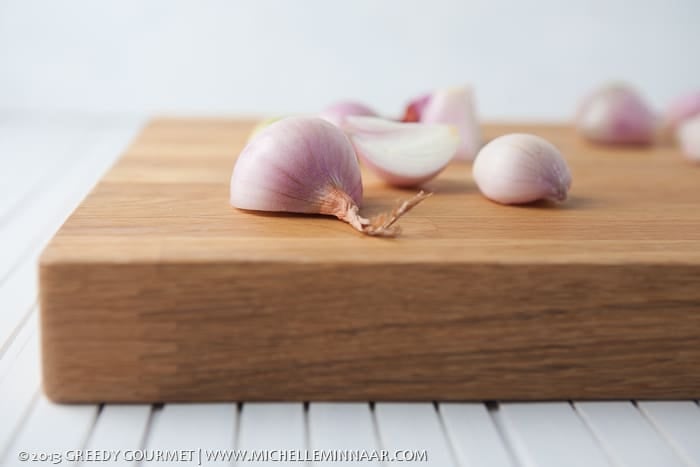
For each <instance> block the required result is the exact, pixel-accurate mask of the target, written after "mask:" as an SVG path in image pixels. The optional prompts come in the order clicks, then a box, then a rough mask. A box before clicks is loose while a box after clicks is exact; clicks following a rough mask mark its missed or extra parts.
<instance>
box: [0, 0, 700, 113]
mask: <svg viewBox="0 0 700 467" xmlns="http://www.w3.org/2000/svg"><path fill="white" fill-rule="evenodd" d="M609 79H624V80H628V81H631V82H633V83H634V84H635V85H636V86H637V87H638V88H639V89H640V90H641V91H643V92H644V93H645V94H646V95H647V96H648V97H649V99H650V100H651V102H652V103H653V104H654V105H655V106H656V107H657V108H662V107H663V105H664V103H665V102H667V101H668V99H669V98H671V97H673V96H675V95H677V94H679V93H682V92H685V91H689V90H693V89H695V88H700V1H699V0H637V1H634V0H607V1H606V0H589V1H585V0H577V1H565V0H556V1H555V0H530V1H523V0H521V1H517V0H512V1H504V0H478V1H458V0H431V1H406V0H403V1H399V0H394V1H381V0H352V1H351V0H346V1H343V2H340V1H331V0H305V1H292V0H288V1H284V0H278V1H272V0H264V1H263V0H257V1H233V0H230V1H224V0H205V1H194V0H192V1H184V0H150V1H145V0H121V1H116V0H115V1H98V0H79V1H50V0H46V1H39V0H0V110H3V109H12V110H17V109H19V110H48V111H81V112H83V111H89V112H105V111H106V112H114V113H120V114H121V113H127V114H131V113H144V112H145V113H179V114H184V113H196V114H211V113H215V114H237V113H246V114H251V113H254V114H270V113H271V114H275V113H281V112H306V111H314V110H317V109H319V108H320V107H323V106H324V105H326V104H328V103H329V102H331V101H333V100H335V99H338V98H343V97H354V98H358V99H362V100H365V101H366V102H368V103H370V104H372V105H373V106H375V107H376V108H377V109H378V110H380V111H383V112H386V113H397V112H399V109H400V108H401V107H402V106H403V103H404V101H405V100H406V99H408V98H409V97H410V96H412V95H414V94H416V93H420V92H421V91H424V90H427V89H431V88H434V87H439V86H446V85H454V84H459V83H462V82H469V83H472V84H473V85H474V87H475V89H476V93H477V98H478V106H479V109H480V112H481V114H482V115H483V116H485V117H486V118H489V119H518V118H533V119H560V118H568V117H569V116H570V115H571V114H572V113H573V112H574V109H575V106H576V103H577V101H578V100H579V99H580V97H581V95H582V94H584V93H585V92H586V91H587V90H588V89H590V88H591V87H593V86H595V85H597V84H599V83H600V82H603V81H606V80H609Z"/></svg>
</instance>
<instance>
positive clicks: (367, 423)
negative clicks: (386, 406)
mask: <svg viewBox="0 0 700 467" xmlns="http://www.w3.org/2000/svg"><path fill="white" fill-rule="evenodd" d="M309 446H310V448H311V449H318V450H343V451H344V450H351V451H363V450H367V451H371V450H378V449H380V446H379V445H378V443H377V437H376V430H375V427H374V421H373V417H372V411H371V410H370V406H369V404H366V403H359V402H357V403H328V402H315V403H311V404H310V405H309ZM354 459H356V458H354ZM332 465H338V464H337V462H332V460H329V459H325V460H321V461H320V462H316V463H315V464H314V466H315V467H330V466H332ZM343 465H347V466H360V465H362V466H367V467H377V466H379V465H381V464H380V463H379V462H378V461H374V460H370V461H360V460H356V461H352V462H345V463H343Z"/></svg>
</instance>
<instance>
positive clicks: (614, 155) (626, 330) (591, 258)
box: [40, 119, 700, 402]
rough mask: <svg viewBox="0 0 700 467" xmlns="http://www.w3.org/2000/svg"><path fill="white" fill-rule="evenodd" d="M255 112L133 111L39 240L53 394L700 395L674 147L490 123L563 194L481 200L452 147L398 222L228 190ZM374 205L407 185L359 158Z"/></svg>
mask: <svg viewBox="0 0 700 467" xmlns="http://www.w3.org/2000/svg"><path fill="white" fill-rule="evenodd" d="M253 124H254V122H251V121H236V120H195V119H160V120H156V121H153V122H152V123H150V124H149V125H148V126H147V127H146V128H145V130H144V131H143V133H142V134H141V136H140V137H139V138H138V139H137V140H136V141H135V142H134V143H133V145H132V146H131V147H130V149H129V150H128V151H127V153H126V154H125V155H124V156H123V158H122V159H121V160H120V161H119V162H118V164H117V165H116V166H115V167H114V168H113V169H112V170H111V171H110V172H109V173H108V174H107V175H106V176H105V177H104V178H103V180H102V181H101V182H100V183H99V184H98V185H97V187H96V188H95V189H94V190H93V192H92V193H91V194H90V195H89V196H88V198H87V199H86V200H85V201H84V202H83V204H82V205H81V206H80V207H79V208H78V209H77V210H76V211H75V213H74V214H73V215H72V216H71V217H70V219H69V220H68V221H67V222H66V224H65V225H64V226H63V227H62V228H61V230H60V231H59V232H58V234H57V235H56V237H55V238H54V239H53V241H52V242H51V243H50V245H49V246H48V248H47V249H46V251H45V253H44V255H43V257H42V261H41V268H40V283H41V325H42V342H43V368H44V387H45V390H46V392H47V394H48V395H49V397H51V398H52V399H54V400H57V401H72V402H95V401H123V402H127V401H128V402H156V401H214V400H435V399H439V400H467V399H473V400H483V399H501V400H505V399H511V400H512V399H516V400H531V399H600V398H606V399H607V398H624V399H630V398H698V397H700V167H698V166H692V165H691V164H689V163H687V162H686V161H684V159H683V158H682V157H681V156H680V155H679V154H678V153H677V150H676V149H674V148H673V147H671V146H657V147H653V148H633V149H626V148H609V147H599V146H593V145H589V144H586V143H584V142H582V141H581V140H580V139H578V138H577V137H576V135H575V134H574V132H573V131H572V130H571V129H569V128H566V127H563V126H527V125H513V126H508V125H498V126H488V127H486V128H485V131H486V135H487V137H489V138H492V137H495V136H497V135H500V134H504V133H509V132H513V131H518V132H531V133H535V134H538V135H541V136H543V137H545V138H547V139H549V140H550V141H551V142H552V143H554V144H555V145H556V146H558V147H559V148H560V149H561V151H562V152H563V154H564V155H565V156H566V158H567V159H568V161H569V163H570V166H571V169H572V174H573V188H572V190H571V193H570V199H569V200H568V201H567V202H566V203H565V204H562V205H552V204H547V203H541V204H536V205H530V206H521V207H509V206H500V205H497V204H494V203H492V202H490V201H488V200H486V199H485V198H483V197H482V196H481V195H480V194H479V193H478V190H477V188H476V187H475V185H474V183H473V181H472V179H471V168H470V165H469V164H466V163H455V164H453V165H451V166H450V167H449V168H448V169H447V170H446V171H445V172H443V173H442V174H441V175H440V176H439V177H438V178H437V179H435V180H433V181H431V182H429V183H427V184H426V185H425V188H426V189H427V190H430V191H433V192H434V193H435V195H434V196H433V197H431V198H430V199H428V200H426V201H425V202H424V203H423V204H421V205H420V206H418V207H417V208H415V210H414V211H412V212H411V213H409V214H408V215H407V216H406V217H405V218H403V219H402V220H401V225H402V227H403V233H402V235H401V236H400V237H399V238H397V239H379V238H370V237H366V236H363V235H361V234H358V233H357V232H355V231H354V230H353V229H352V228H350V227H349V226H348V225H346V224H344V223H342V222H340V221H338V220H336V219H333V218H329V217H321V216H303V215H293V214H271V213H250V212H242V211H239V210H236V209H234V208H232V207H231V206H230V205H229V202H228V192H229V177H230V174H231V170H232V168H233V165H234V162H235V158H236V156H237V154H238V153H239V152H240V150H241V149H242V147H243V146H244V144H245V140H246V138H247V135H248V133H249V131H250V129H251V128H252V126H253ZM364 180H365V203H364V206H363V209H362V214H364V215H367V216H370V215H372V214H375V213H378V212H380V211H382V210H385V209H387V208H390V207H392V206H393V205H394V203H395V202H396V201H397V200H399V199H401V198H406V197H408V196H411V195H412V194H413V193H414V192H415V190H398V189H392V188H388V187H386V186H385V185H384V184H382V183H381V182H380V181H379V180H378V179H376V178H375V177H374V176H372V175H371V174H368V173H365V174H364Z"/></svg>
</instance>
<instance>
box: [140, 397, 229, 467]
mask: <svg viewBox="0 0 700 467" xmlns="http://www.w3.org/2000/svg"><path fill="white" fill-rule="evenodd" d="M237 421H238V407H236V404H166V405H165V406H164V407H163V408H162V410H157V411H156V412H155V413H154V415H153V421H152V423H151V429H150V433H149V436H148V439H147V443H146V447H147V448H148V449H154V450H155V449H161V450H177V449H192V450H201V451H202V455H201V459H200V456H199V453H197V454H198V455H197V459H196V461H195V460H194V459H193V461H192V462H184V461H183V462H180V463H179V464H178V465H200V464H201V465H203V466H214V465H222V462H221V461H217V460H216V459H215V458H214V457H210V458H209V459H207V456H206V452H207V451H209V452H211V453H214V452H216V451H217V450H224V449H232V448H233V447H234V440H235V439H236V425H237ZM200 461H201V462H200ZM144 465H146V466H152V467H154V466H157V465H162V463H160V462H155V461H154V462H145V463H144Z"/></svg>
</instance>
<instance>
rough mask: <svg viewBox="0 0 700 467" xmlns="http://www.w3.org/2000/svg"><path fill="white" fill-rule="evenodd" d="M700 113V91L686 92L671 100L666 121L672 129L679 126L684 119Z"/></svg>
mask: <svg viewBox="0 0 700 467" xmlns="http://www.w3.org/2000/svg"><path fill="white" fill-rule="evenodd" d="M698 115H700V91H696V92H694V93H691V94H685V95H683V96H680V97H678V98H677V99H676V100H674V101H673V102H671V105H669V106H668V109H667V110H666V116H665V123H666V126H667V127H669V128H671V129H676V128H678V127H679V126H680V125H681V124H682V123H683V122H684V121H686V120H689V119H691V118H693V117H695V116H698Z"/></svg>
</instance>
